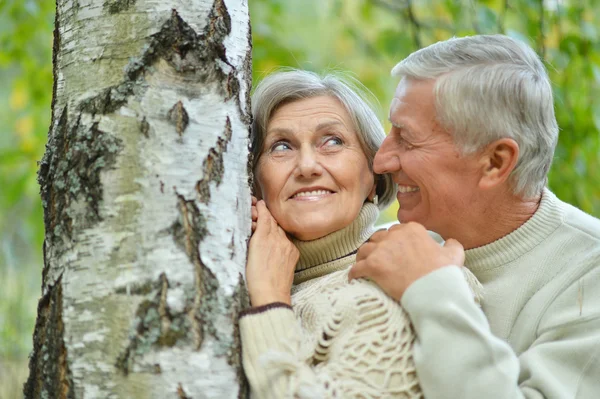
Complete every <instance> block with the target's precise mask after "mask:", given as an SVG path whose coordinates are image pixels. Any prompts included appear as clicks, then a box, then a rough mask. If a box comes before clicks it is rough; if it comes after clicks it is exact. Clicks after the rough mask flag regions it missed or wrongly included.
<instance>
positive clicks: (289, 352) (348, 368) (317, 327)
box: [240, 203, 479, 399]
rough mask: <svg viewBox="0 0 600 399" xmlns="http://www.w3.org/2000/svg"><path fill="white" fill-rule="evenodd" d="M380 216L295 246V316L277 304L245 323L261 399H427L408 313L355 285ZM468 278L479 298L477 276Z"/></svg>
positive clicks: (365, 284)
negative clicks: (361, 254)
mask: <svg viewBox="0 0 600 399" xmlns="http://www.w3.org/2000/svg"><path fill="white" fill-rule="evenodd" d="M377 216H378V209H377V207H376V206H375V205H373V204H371V203H366V204H365V205H364V206H363V208H362V209H361V212H360V214H359V216H358V218H357V219H356V220H355V221H354V222H353V223H352V224H351V225H350V226H348V227H346V228H344V229H342V230H340V231H337V232H335V233H332V234H330V235H328V236H326V237H323V238H321V239H318V240H314V241H305V242H302V241H295V242H294V244H295V245H296V246H297V247H298V249H299V250H300V261H299V263H298V265H297V267H296V274H295V276H294V287H293V289H292V306H293V310H292V308H290V307H289V306H287V305H284V304H278V303H274V304H270V305H266V306H263V307H259V308H252V309H250V310H248V311H247V312H245V313H244V315H243V316H242V317H241V319H240V333H241V339H242V356H243V364H244V370H245V372H246V375H247V377H248V380H249V382H250V387H251V392H252V397H253V398H254V399H262V398H269V399H271V398H272V399H280V398H365V399H366V398H373V399H375V398H422V397H423V395H422V393H421V388H420V386H419V381H418V379H417V375H416V371H415V365H414V362H413V341H414V339H415V335H414V332H413V329H412V326H411V324H410V321H409V319H408V316H407V314H406V312H405V311H404V310H403V309H402V308H401V307H400V306H399V305H398V303H397V302H394V301H393V300H392V299H391V298H390V297H388V296H387V295H385V294H384V293H383V291H381V290H380V289H379V287H377V286H376V285H375V284H373V283H371V282H370V281H367V280H365V279H359V280H353V281H352V282H348V270H349V267H350V266H351V265H352V264H353V263H354V260H355V258H356V251H357V249H358V247H359V246H360V245H361V244H362V243H364V242H365V241H366V240H367V239H368V238H369V237H370V236H371V235H372V234H373V232H374V229H373V223H374V222H375V220H376V219H377ZM465 270H466V269H465ZM467 279H468V280H470V281H471V284H472V285H473V286H474V287H475V290H476V291H477V292H479V291H478V290H479V287H478V286H477V284H478V283H477V282H476V280H475V279H474V277H472V275H470V273H468V274H467Z"/></svg>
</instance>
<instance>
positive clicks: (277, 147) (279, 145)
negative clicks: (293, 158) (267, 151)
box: [271, 141, 291, 152]
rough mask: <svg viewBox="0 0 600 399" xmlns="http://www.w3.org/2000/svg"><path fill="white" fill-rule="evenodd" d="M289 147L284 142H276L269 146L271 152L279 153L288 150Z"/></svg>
mask: <svg viewBox="0 0 600 399" xmlns="http://www.w3.org/2000/svg"><path fill="white" fill-rule="evenodd" d="M290 149H291V147H290V145H289V144H288V143H285V142H281V141H280V142H277V143H275V144H273V145H272V146H271V152H280V151H286V150H290Z"/></svg>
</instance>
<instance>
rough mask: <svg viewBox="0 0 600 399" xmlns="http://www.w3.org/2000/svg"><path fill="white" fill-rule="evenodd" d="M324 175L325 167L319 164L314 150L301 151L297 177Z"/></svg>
mask: <svg viewBox="0 0 600 399" xmlns="http://www.w3.org/2000/svg"><path fill="white" fill-rule="evenodd" d="M322 173H323V166H322V165H321V163H320V162H319V159H318V157H317V154H316V153H315V151H314V149H312V148H310V149H308V148H305V149H301V150H300V151H299V154H298V163H297V165H296V176H298V177H300V176H301V177H311V176H320V175H321V174H322Z"/></svg>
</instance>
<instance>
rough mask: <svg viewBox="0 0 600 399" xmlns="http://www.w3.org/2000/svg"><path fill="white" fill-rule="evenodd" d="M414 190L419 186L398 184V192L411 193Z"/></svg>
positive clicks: (417, 189)
mask: <svg viewBox="0 0 600 399" xmlns="http://www.w3.org/2000/svg"><path fill="white" fill-rule="evenodd" d="M415 191H419V187H411V186H398V192H399V193H403V194H404V193H413V192H415Z"/></svg>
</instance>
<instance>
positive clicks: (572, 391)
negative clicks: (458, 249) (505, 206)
mask: <svg viewBox="0 0 600 399" xmlns="http://www.w3.org/2000/svg"><path fill="white" fill-rule="evenodd" d="M465 255H466V262H465V264H466V266H467V267H468V268H469V269H470V270H471V271H472V272H473V273H474V274H475V276H477V278H478V279H479V281H481V283H482V284H483V287H484V292H485V297H484V299H483V301H482V307H481V309H482V310H483V312H482V311H481V309H480V308H478V307H476V306H474V305H473V303H472V301H471V300H470V292H469V289H468V287H467V285H466V284H465V283H464V279H463V278H462V276H461V273H460V271H459V269H458V268H457V267H444V268H442V269H439V270H436V271H435V272H433V273H430V274H428V275H426V276H424V277H423V278H421V279H419V280H417V281H416V282H415V283H413V284H412V285H411V286H410V287H409V288H408V289H407V290H406V292H405V293H404V296H403V297H402V301H401V303H402V306H403V307H404V308H405V309H406V311H407V312H408V314H409V315H410V319H411V321H412V323H413V326H414V329H415V332H416V335H417V338H416V341H415V345H414V358H415V364H416V368H417V372H418V375H419V381H420V383H421V388H422V389H423V393H424V394H425V397H426V398H427V399H436V398H461V399H480V398H486V399H515V398H536V399H538V398H547V399H575V398H577V399H597V398H600V220H598V219H596V218H593V217H591V216H589V215H587V214H585V213H584V212H582V211H580V210H578V209H576V208H574V207H572V206H571V205H569V204H566V203H564V202H562V201H560V200H558V199H557V198H556V196H555V195H554V194H552V193H551V192H550V191H549V190H544V193H543V195H542V200H541V204H540V206H539V208H538V210H537V212H536V213H535V214H534V215H533V216H532V217H531V219H529V220H528V221H527V222H526V223H525V224H523V225H522V226H521V227H519V228H518V229H517V230H515V231H514V232H512V233H510V234H509V235H507V236H505V237H503V238H501V239H499V240H497V241H494V242H493V243H491V244H488V245H485V246H483V247H480V248H476V249H472V250H468V251H466V253H465Z"/></svg>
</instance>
